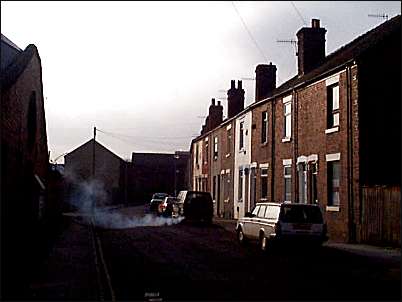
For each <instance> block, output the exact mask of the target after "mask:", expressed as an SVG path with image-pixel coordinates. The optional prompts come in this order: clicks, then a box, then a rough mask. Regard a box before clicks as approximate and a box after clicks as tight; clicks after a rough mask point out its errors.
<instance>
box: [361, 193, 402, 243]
mask: <svg viewBox="0 0 402 302" xmlns="http://www.w3.org/2000/svg"><path fill="white" fill-rule="evenodd" d="M400 210H401V188H400V187H398V186H392V187H388V186H375V187H363V188H362V225H361V227H362V228H361V241H362V242H365V243H371V244H376V245H392V246H398V247H400V246H401V232H400V222H401V212H400Z"/></svg>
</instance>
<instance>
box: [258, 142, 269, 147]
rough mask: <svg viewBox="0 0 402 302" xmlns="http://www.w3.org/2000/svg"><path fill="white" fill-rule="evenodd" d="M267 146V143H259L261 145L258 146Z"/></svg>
mask: <svg viewBox="0 0 402 302" xmlns="http://www.w3.org/2000/svg"><path fill="white" fill-rule="evenodd" d="M267 145H268V142H265V143H261V144H260V147H266V146H267Z"/></svg>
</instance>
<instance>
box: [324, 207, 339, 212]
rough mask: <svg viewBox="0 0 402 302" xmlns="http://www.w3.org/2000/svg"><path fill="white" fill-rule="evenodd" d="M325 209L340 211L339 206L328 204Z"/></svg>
mask: <svg viewBox="0 0 402 302" xmlns="http://www.w3.org/2000/svg"><path fill="white" fill-rule="evenodd" d="M325 209H326V211H327V212H339V206H327V207H326V208H325Z"/></svg>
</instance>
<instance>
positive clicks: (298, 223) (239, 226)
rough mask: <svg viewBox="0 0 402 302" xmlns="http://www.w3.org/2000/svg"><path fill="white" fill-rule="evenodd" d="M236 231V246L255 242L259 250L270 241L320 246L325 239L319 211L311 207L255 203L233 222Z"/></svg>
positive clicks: (295, 204)
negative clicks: (249, 241) (238, 243)
mask: <svg viewBox="0 0 402 302" xmlns="http://www.w3.org/2000/svg"><path fill="white" fill-rule="evenodd" d="M236 232H237V239H238V241H239V242H240V243H244V241H246V240H257V241H258V243H259V246H260V248H261V249H262V250H263V251H265V250H266V249H267V247H268V245H269V244H271V243H274V242H275V243H279V242H281V243H289V242H292V243H295V242H298V243H299V242H303V244H304V243H311V244H313V245H314V244H316V245H321V244H322V243H323V242H324V241H326V240H328V237H327V227H326V224H325V223H324V220H323V217H322V212H321V209H320V207H319V206H318V205H313V204H299V203H271V202H264V203H257V204H256V206H255V208H254V209H253V211H252V212H251V213H250V212H247V213H246V215H245V217H243V218H240V219H239V220H238V221H237V223H236Z"/></svg>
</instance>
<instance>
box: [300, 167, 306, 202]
mask: <svg viewBox="0 0 402 302" xmlns="http://www.w3.org/2000/svg"><path fill="white" fill-rule="evenodd" d="M298 174H299V203H307V165H306V164H305V163H299V164H298Z"/></svg>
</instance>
